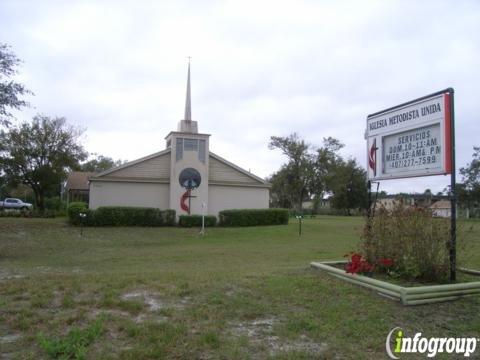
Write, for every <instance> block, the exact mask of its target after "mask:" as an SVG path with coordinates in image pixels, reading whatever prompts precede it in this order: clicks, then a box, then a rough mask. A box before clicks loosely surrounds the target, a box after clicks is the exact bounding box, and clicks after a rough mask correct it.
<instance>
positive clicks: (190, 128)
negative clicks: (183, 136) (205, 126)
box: [177, 57, 198, 134]
mask: <svg viewBox="0 0 480 360" xmlns="http://www.w3.org/2000/svg"><path fill="white" fill-rule="evenodd" d="M177 129H178V131H180V132H186V133H192V134H197V133H198V123H197V122H196V121H193V120H192V100H191V97H190V57H188V74H187V98H186V100H185V117H184V119H183V120H181V121H180V122H179V123H178V128H177Z"/></svg>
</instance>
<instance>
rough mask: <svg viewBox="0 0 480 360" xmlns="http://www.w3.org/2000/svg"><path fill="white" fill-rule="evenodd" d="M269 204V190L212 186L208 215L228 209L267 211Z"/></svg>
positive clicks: (209, 192) (209, 193)
mask: <svg viewBox="0 0 480 360" xmlns="http://www.w3.org/2000/svg"><path fill="white" fill-rule="evenodd" d="M268 202H269V189H268V188H258V187H249V186H243V187H241V186H238V187H237V186H221V185H210V187H209V191H208V213H209V214H211V215H218V212H219V211H221V210H227V209H266V208H268V205H269V203H268Z"/></svg>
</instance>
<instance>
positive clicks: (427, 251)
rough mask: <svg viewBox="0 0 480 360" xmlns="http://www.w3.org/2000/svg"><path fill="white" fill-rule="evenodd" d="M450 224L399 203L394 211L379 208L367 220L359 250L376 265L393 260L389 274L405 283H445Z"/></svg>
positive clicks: (425, 211) (447, 268) (426, 211)
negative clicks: (403, 279)
mask: <svg viewBox="0 0 480 360" xmlns="http://www.w3.org/2000/svg"><path fill="white" fill-rule="evenodd" d="M449 241H450V221H449V219H443V218H435V217H434V216H433V215H432V212H431V211H429V210H425V209H421V208H411V207H404V206H403V205H401V204H398V205H396V206H395V207H394V209H393V210H391V211H388V210H386V209H385V208H380V209H379V210H377V211H376V213H375V216H374V217H372V218H371V219H370V220H367V223H366V225H365V230H364V233H363V235H362V242H361V248H362V251H363V253H364V255H365V257H366V259H367V260H368V261H369V262H370V263H372V264H375V263H377V262H378V261H380V260H381V259H392V260H393V267H392V268H391V269H390V271H389V272H390V273H393V274H395V275H397V276H399V277H402V278H405V279H408V280H415V279H417V280H423V281H435V282H443V281H447V280H448V274H449V266H450V263H449V248H448V243H449Z"/></svg>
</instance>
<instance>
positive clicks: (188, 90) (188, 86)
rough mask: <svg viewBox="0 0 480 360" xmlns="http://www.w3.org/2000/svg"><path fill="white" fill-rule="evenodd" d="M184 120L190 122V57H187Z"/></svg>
mask: <svg viewBox="0 0 480 360" xmlns="http://www.w3.org/2000/svg"><path fill="white" fill-rule="evenodd" d="M184 120H192V103H191V100H190V56H189V57H188V77H187V99H186V101H185V118H184Z"/></svg>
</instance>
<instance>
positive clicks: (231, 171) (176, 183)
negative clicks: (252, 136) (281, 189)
mask: <svg viewBox="0 0 480 360" xmlns="http://www.w3.org/2000/svg"><path fill="white" fill-rule="evenodd" d="M165 140H166V149H165V150H162V151H159V152H156V153H154V154H151V155H148V156H145V157H143V158H141V159H138V160H134V161H131V162H128V163H126V164H124V165H121V166H118V167H115V168H112V169H110V170H107V171H104V172H102V173H99V174H96V175H95V176H92V177H90V204H89V206H90V208H91V209H96V208H98V207H99V206H139V207H155V208H160V209H162V210H163V209H174V210H176V212H177V215H183V214H202V212H203V213H204V214H210V215H218V212H219V211H221V210H226V209H263V208H268V206H269V189H270V184H269V183H267V182H266V181H265V180H263V179H261V178H260V177H258V176H255V175H253V174H251V173H250V172H249V171H246V170H244V169H242V168H240V167H239V166H237V165H235V164H233V163H231V162H229V161H227V160H225V159H224V158H222V157H220V156H219V155H216V154H214V153H212V152H210V150H209V144H210V134H202V133H199V132H198V122H197V121H193V120H192V111H191V100H190V64H189V65H188V76H187V98H186V103H185V118H184V120H181V121H180V122H179V123H178V128H177V131H171V132H170V133H169V134H168V135H167V136H166V137H165Z"/></svg>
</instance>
